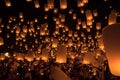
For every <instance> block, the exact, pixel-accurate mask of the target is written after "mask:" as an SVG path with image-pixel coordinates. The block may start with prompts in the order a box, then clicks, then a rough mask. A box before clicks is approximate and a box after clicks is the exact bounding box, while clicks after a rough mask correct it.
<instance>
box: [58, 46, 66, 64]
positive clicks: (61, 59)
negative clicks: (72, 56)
mask: <svg viewBox="0 0 120 80" xmlns="http://www.w3.org/2000/svg"><path fill="white" fill-rule="evenodd" d="M66 54H67V48H66V46H65V45H58V47H57V51H56V62H57V63H66V61H67V56H66Z"/></svg>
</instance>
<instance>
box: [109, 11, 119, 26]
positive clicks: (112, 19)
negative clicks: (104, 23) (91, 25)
mask: <svg viewBox="0 0 120 80" xmlns="http://www.w3.org/2000/svg"><path fill="white" fill-rule="evenodd" d="M115 23H117V15H116V12H115V11H113V12H112V13H111V14H109V18H108V25H112V24H115Z"/></svg>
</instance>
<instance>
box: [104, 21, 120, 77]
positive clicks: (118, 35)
mask: <svg viewBox="0 0 120 80" xmlns="http://www.w3.org/2000/svg"><path fill="white" fill-rule="evenodd" d="M102 37H103V43H104V47H105V51H106V56H107V59H108V64H109V68H110V71H111V73H112V74H113V75H116V76H120V24H119V23H118V24H112V25H109V26H107V27H105V28H104V29H103V36H102Z"/></svg>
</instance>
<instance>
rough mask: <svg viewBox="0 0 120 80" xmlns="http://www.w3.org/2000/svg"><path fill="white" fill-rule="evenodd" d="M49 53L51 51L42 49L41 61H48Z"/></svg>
mask: <svg viewBox="0 0 120 80" xmlns="http://www.w3.org/2000/svg"><path fill="white" fill-rule="evenodd" d="M49 52H50V50H49V49H45V48H43V49H42V54H41V59H42V60H44V61H48V59H49Z"/></svg>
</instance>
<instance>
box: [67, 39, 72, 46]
mask: <svg viewBox="0 0 120 80" xmlns="http://www.w3.org/2000/svg"><path fill="white" fill-rule="evenodd" d="M68 46H69V47H71V46H73V41H72V39H69V40H68Z"/></svg>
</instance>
